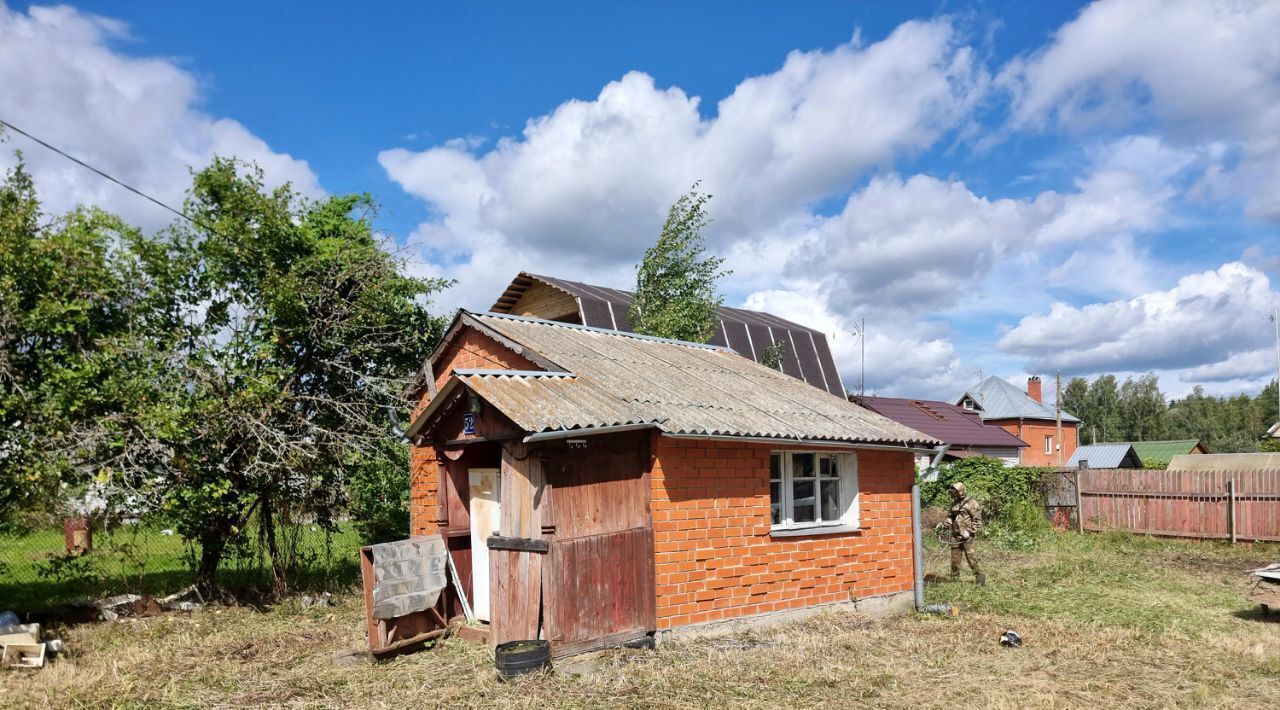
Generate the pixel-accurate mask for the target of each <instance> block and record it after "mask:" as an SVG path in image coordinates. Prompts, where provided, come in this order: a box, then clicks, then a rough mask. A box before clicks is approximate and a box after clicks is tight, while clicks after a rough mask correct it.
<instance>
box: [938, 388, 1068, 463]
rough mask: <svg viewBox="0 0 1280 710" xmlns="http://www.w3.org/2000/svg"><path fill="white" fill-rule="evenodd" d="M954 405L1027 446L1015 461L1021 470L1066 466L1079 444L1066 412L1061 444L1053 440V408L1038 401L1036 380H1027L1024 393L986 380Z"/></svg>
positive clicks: (1054, 436)
mask: <svg viewBox="0 0 1280 710" xmlns="http://www.w3.org/2000/svg"><path fill="white" fill-rule="evenodd" d="M956 404H957V405H959V406H960V407H963V408H965V409H970V410H973V411H975V412H977V413H978V416H980V417H981V418H982V421H983V422H985V423H987V424H993V425H995V426H998V427H1000V428H1001V429H1004V430H1005V431H1007V432H1009V433H1010V434H1013V435H1014V436H1016V437H1018V438H1019V439H1022V440H1023V441H1025V442H1027V444H1028V446H1027V448H1025V449H1023V450H1022V458H1021V459H1020V461H1019V463H1021V464H1022V465H1023V466H1057V465H1059V464H1066V462H1067V461H1068V460H1070V459H1071V455H1072V454H1073V453H1075V450H1076V445H1077V442H1079V438H1078V436H1077V435H1078V433H1079V432H1078V430H1079V428H1080V420H1079V419H1077V418H1076V417H1074V416H1073V415H1071V414H1070V413H1069V412H1062V441H1058V440H1057V438H1058V435H1057V423H1056V420H1055V413H1054V408H1053V406H1052V405H1049V404H1045V403H1044V402H1043V401H1041V387H1040V378H1039V377H1031V378H1029V379H1028V380H1027V391H1026V392H1023V391H1022V390H1020V389H1018V388H1017V387H1016V386H1014V385H1012V384H1010V383H1009V382H1007V381H1005V380H1004V379H1002V378H999V377H994V376H993V377H988V378H987V379H985V380H983V381H982V383H981V384H979V385H978V386H977V387H974V388H973V389H970V390H969V391H967V392H965V393H964V394H963V395H961V396H960V397H959V398H958V399H956ZM1059 453H1061V459H1059V458H1058V457H1059Z"/></svg>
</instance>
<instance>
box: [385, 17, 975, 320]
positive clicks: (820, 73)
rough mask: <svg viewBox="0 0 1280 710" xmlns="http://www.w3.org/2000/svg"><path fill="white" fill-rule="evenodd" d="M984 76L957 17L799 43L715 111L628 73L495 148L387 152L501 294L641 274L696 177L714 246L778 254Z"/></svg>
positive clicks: (923, 140) (453, 254) (952, 112)
mask: <svg viewBox="0 0 1280 710" xmlns="http://www.w3.org/2000/svg"><path fill="white" fill-rule="evenodd" d="M985 86H986V75H985V73H984V72H983V70H982V69H981V68H980V67H978V66H977V65H976V64H975V62H974V60H973V57H972V52H971V51H970V50H969V49H968V48H966V47H963V46H960V45H959V44H958V42H957V37H956V34H955V31H954V29H953V28H952V26H951V25H950V23H949V22H948V21H946V20H945V19H944V20H935V21H931V22H908V23H905V24H903V25H902V26H900V27H898V28H897V29H896V30H895V31H894V32H893V33H892V34H891V35H890V36H889V37H887V38H885V39H884V40H883V41H880V42H876V43H873V44H870V45H863V43H862V42H861V41H860V40H859V39H858V38H856V37H855V39H854V40H853V41H851V42H849V43H847V44H845V45H841V46H839V47H837V48H835V49H833V50H831V51H814V52H793V53H791V54H790V55H789V56H788V57H787V59H786V61H785V63H784V64H783V66H782V67H781V68H780V69H779V70H778V71H776V72H774V73H772V74H768V75H764V76H759V77H754V78H750V79H747V80H745V81H743V82H742V83H740V84H739V85H738V86H737V87H736V89H735V90H734V92H733V93H732V94H731V95H730V96H729V97H727V98H726V99H724V100H723V101H721V102H720V103H719V105H718V106H717V111H716V114H715V116H713V117H710V118H704V117H702V116H701V114H700V113H699V100H698V99H697V98H696V97H690V96H688V95H686V94H685V93H684V92H683V91H682V90H681V89H679V88H678V87H671V88H666V89H661V88H658V87H657V86H656V85H655V83H654V81H653V79H652V78H651V77H649V76H646V75H644V74H641V73H636V72H632V73H629V74H627V75H626V76H624V77H623V78H621V79H620V80H618V81H615V82H611V83H610V84H608V85H607V86H605V87H604V88H603V89H602V90H601V92H600V94H599V96H597V97H596V98H595V99H593V100H590V101H579V100H574V101H568V102H565V103H564V104H562V105H561V106H559V107H558V108H556V109H555V110H554V111H553V112H551V113H550V114H548V115H545V116H540V117H537V118H533V119H531V120H530V121H529V122H528V123H527V125H526V126H525V129H524V131H523V132H522V134H521V135H520V136H519V137H512V138H505V139H502V140H500V141H498V142H497V143H496V144H495V145H494V146H493V147H492V148H491V149H489V150H488V151H485V152H482V153H475V152H473V150H474V147H470V146H467V145H463V144H459V143H449V144H445V145H442V146H438V147H435V148H431V149H429V150H425V151H417V152H415V151H411V150H407V149H404V148H396V149H392V150H387V151H384V152H383V153H382V154H380V155H379V162H380V163H381V164H382V166H383V168H384V169H386V171H387V173H388V175H389V176H390V177H391V178H392V179H393V180H395V181H396V182H397V183H399V184H400V185H401V186H402V187H403V188H404V189H405V190H406V191H408V192H409V193H411V194H413V195H415V196H417V197H420V198H421V199H423V200H424V201H426V202H427V203H428V204H429V205H430V206H431V208H432V210H433V211H434V212H435V215H436V217H435V219H433V220H432V221H431V222H429V223H427V224H424V225H421V226H420V227H419V229H418V230H417V233H416V235H415V240H416V241H417V243H420V244H421V245H423V246H424V247H426V248H427V249H428V250H429V251H430V252H432V253H433V254H439V253H443V254H446V255H448V256H449V258H450V260H451V261H452V263H453V265H452V266H450V267H448V271H449V272H450V273H451V274H453V275H456V276H457V277H458V278H459V279H463V278H467V279H471V278H475V279H479V280H480V281H481V282H483V283H484V284H485V286H484V289H485V290H487V292H489V293H492V292H493V289H494V288H496V287H497V286H499V285H500V284H501V282H502V281H504V280H505V279H509V278H510V276H511V275H512V274H514V273H515V272H516V271H518V270H519V269H521V268H530V269H532V268H540V267H539V265H540V264H549V265H552V270H554V271H555V272H556V273H558V274H562V275H567V276H582V277H590V278H592V279H593V280H596V281H600V280H601V278H600V276H599V274H601V273H602V272H603V273H610V274H614V273H621V274H624V278H625V279H626V280H627V281H629V280H630V278H629V276H630V268H631V265H632V264H633V263H634V262H635V261H636V260H637V259H638V258H639V256H640V254H641V252H642V251H643V250H644V248H646V247H647V246H648V245H649V244H651V243H652V242H653V240H654V239H655V238H656V236H657V232H658V229H659V227H660V226H661V223H662V219H663V217H664V216H665V212H666V209H667V207H668V206H670V204H671V203H672V202H673V201H674V200H675V199H676V197H678V196H679V195H680V194H681V193H683V192H684V191H686V190H688V189H689V187H690V185H692V184H693V183H694V181H696V180H701V181H702V189H703V190H705V191H707V192H710V193H712V194H714V195H716V197H715V199H714V200H713V201H712V203H711V207H710V210H711V213H712V217H713V219H714V222H713V224H712V227H711V229H710V232H709V236H710V238H711V240H712V241H713V246H714V247H715V248H716V249H717V250H720V251H722V252H724V253H730V252H733V251H734V250H742V249H743V246H744V245H746V244H750V243H753V242H754V243H757V244H760V245H761V248H762V249H765V250H767V251H774V250H773V249H772V248H771V247H769V246H768V245H765V244H764V242H765V241H766V240H768V239H771V238H784V237H786V236H790V235H789V234H783V233H780V228H781V227H782V226H783V225H794V224H804V223H806V222H808V221H809V217H808V209H809V207H810V205H811V204H813V203H814V202H816V201H818V200H821V199H823V198H826V197H829V196H831V195H835V194H841V193H843V192H844V191H846V190H847V189H848V186H849V184H850V182H851V181H853V180H854V179H856V178H857V176H859V175H860V174H862V173H864V172H865V171H866V170H868V169H869V168H871V167H873V166H876V165H885V164H889V163H891V162H892V161H893V160H894V159H895V157H897V156H899V155H902V154H912V153H915V152H918V151H922V150H925V149H927V148H929V147H930V146H932V145H933V144H934V143H936V142H937V141H938V140H939V139H940V138H941V137H942V136H943V135H944V134H945V133H946V132H947V131H948V130H950V129H952V128H954V127H955V126H957V125H959V124H960V123H962V122H963V121H965V120H967V116H968V114H969V111H970V108H971V107H972V105H973V103H974V102H975V101H977V100H978V98H979V97H981V96H982V95H983V93H984V91H985ZM480 247H483V251H482V249H481V248H480ZM749 251H751V250H750V249H747V250H746V252H749ZM492 252H496V254H495V253H492ZM743 253H745V252H743ZM624 283H625V281H624ZM486 305H487V304H486Z"/></svg>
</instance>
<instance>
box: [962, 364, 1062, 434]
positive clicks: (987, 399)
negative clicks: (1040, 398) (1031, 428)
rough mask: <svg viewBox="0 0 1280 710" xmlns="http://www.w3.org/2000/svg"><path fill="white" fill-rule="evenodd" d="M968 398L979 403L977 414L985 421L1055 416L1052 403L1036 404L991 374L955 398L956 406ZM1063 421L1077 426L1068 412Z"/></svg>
mask: <svg viewBox="0 0 1280 710" xmlns="http://www.w3.org/2000/svg"><path fill="white" fill-rule="evenodd" d="M966 396H968V397H971V398H972V399H973V401H975V402H977V403H978V407H979V410H980V414H981V415H982V418H983V419H984V420H987V419H1048V420H1053V419H1054V418H1055V413H1054V411H1053V405H1052V404H1046V403H1044V402H1037V401H1035V400H1034V399H1031V398H1030V397H1028V396H1027V393H1026V392H1023V391H1022V390H1020V389H1018V387H1017V386H1015V385H1013V384H1011V383H1010V382H1008V381H1007V380H1005V379H1003V378H1000V377H996V376H995V375H992V376H991V377H988V378H987V379H985V380H983V381H982V384H980V385H978V386H977V387H974V388H973V389H970V390H968V391H966V392H965V393H964V394H963V395H961V396H960V397H958V398H956V404H959V403H960V402H962V401H964V398H965V397H966ZM1062 421H1063V422H1064V423H1065V422H1070V423H1076V422H1079V421H1080V420H1079V419H1076V418H1075V417H1074V416H1072V415H1071V414H1070V413H1068V412H1065V411H1064V412H1063V413H1062Z"/></svg>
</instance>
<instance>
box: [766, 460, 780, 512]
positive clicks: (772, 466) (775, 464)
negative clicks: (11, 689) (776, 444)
mask: <svg viewBox="0 0 1280 710" xmlns="http://www.w3.org/2000/svg"><path fill="white" fill-rule="evenodd" d="M769 509H770V511H771V512H772V514H773V524H774V525H781V524H782V454H772V455H770V456H769Z"/></svg>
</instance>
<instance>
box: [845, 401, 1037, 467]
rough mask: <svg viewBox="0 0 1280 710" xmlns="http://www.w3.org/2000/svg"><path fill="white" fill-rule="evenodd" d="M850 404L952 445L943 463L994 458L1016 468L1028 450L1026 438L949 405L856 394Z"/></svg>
mask: <svg viewBox="0 0 1280 710" xmlns="http://www.w3.org/2000/svg"><path fill="white" fill-rule="evenodd" d="M849 401H850V402H853V403H854V404H857V405H859V406H862V407H866V408H867V409H870V410H871V411H873V412H875V413H876V414H883V415H884V416H886V417H888V418H890V419H892V420H894V421H895V422H898V423H899V424H903V425H906V426H909V427H911V428H912V429H915V430H916V431H921V432H924V433H926V434H928V435H929V436H932V437H933V438H935V439H937V440H939V441H941V442H942V443H944V444H948V445H949V448H948V449H947V452H946V453H945V454H944V455H943V457H942V461H941V462H940V463H946V462H949V461H957V460H959V459H963V458H968V457H970V456H990V457H991V458H996V459H1000V460H1001V461H1003V462H1004V464H1005V465H1006V466H1016V465H1017V464H1018V461H1019V459H1021V458H1022V451H1021V450H1022V449H1025V448H1027V443H1026V442H1025V441H1023V440H1022V439H1019V438H1018V437H1016V436H1014V435H1013V434H1010V433H1009V432H1007V431H1005V430H1004V429H1001V428H1000V427H998V426H989V425H987V424H984V423H983V421H982V417H980V416H979V415H978V413H977V412H976V411H974V410H972V409H965V408H963V407H959V406H956V405H954V404H951V403H949V402H938V401H935V400H927V399H903V398H899V397H872V396H868V395H856V394H853V395H849ZM933 458H935V457H930V456H925V455H920V456H917V457H916V467H917V468H919V469H920V470H921V471H923V470H925V469H926V468H928V467H929V466H931V465H932V464H933Z"/></svg>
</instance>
